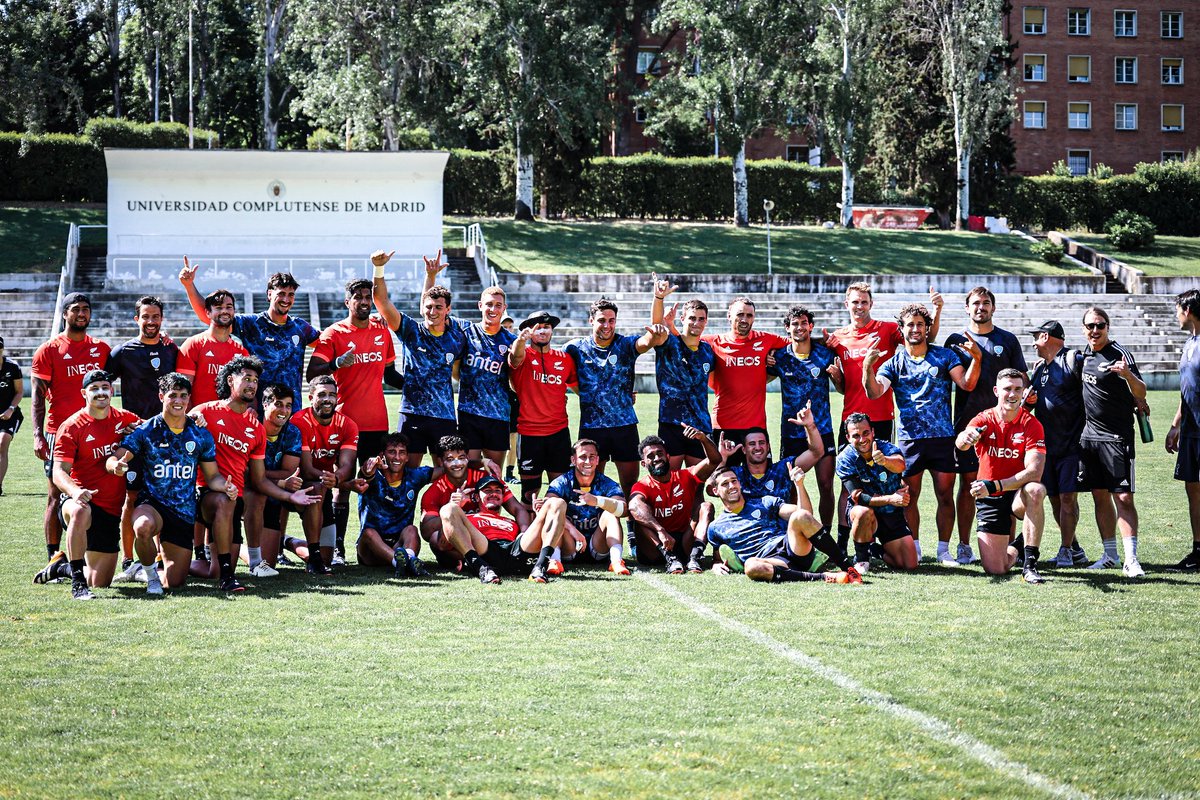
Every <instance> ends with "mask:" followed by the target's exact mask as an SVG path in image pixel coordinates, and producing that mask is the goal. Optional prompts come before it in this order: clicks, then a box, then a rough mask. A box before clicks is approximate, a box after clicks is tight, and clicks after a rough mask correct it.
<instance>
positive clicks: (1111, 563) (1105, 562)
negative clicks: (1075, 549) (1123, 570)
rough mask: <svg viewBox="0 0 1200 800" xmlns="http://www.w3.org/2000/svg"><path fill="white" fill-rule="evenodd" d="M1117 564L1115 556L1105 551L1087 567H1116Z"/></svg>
mask: <svg viewBox="0 0 1200 800" xmlns="http://www.w3.org/2000/svg"><path fill="white" fill-rule="evenodd" d="M1119 566H1120V564H1118V563H1117V560H1116V559H1115V558H1113V557H1112V556H1110V555H1108V554H1107V553H1105V554H1104V555H1102V556H1100V560H1099V561H1097V562H1096V563H1095V564H1092V565H1091V566H1090V567H1088V569H1116V568H1117V567H1119Z"/></svg>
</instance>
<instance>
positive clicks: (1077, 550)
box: [1070, 539, 1083, 553]
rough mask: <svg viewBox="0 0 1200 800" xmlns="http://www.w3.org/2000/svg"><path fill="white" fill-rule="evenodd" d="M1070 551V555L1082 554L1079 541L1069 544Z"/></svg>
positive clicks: (1081, 546)
mask: <svg viewBox="0 0 1200 800" xmlns="http://www.w3.org/2000/svg"><path fill="white" fill-rule="evenodd" d="M1070 550H1071V552H1072V553H1082V552H1083V545H1081V544H1080V543H1079V540H1078V539H1076V540H1075V541H1073V542H1071V547H1070Z"/></svg>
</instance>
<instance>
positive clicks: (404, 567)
mask: <svg viewBox="0 0 1200 800" xmlns="http://www.w3.org/2000/svg"><path fill="white" fill-rule="evenodd" d="M442 472H443V470H442V468H441V467H437V468H436V469H435V468H434V467H410V466H408V437H407V436H405V435H404V434H403V433H399V432H396V433H389V434H388V435H387V436H385V437H384V440H383V452H382V453H380V454H378V455H372V456H371V457H370V458H368V459H367V460H366V462H365V463H364V464H363V466H362V470H360V472H359V477H360V478H362V479H363V480H365V481H366V484H367V485H366V489H365V491H363V493H362V495H361V497H360V499H359V501H358V519H359V526H360V532H359V535H358V563H359V564H362V565H364V566H368V567H373V566H390V567H392V568H393V569H394V570H396V577H403V576H405V575H411V576H412V577H414V578H427V577H429V570H427V569H425V566H424V565H423V564H422V563H421V559H419V558H417V553H418V552H420V550H421V535H420V533H418V532H417V526H416V525H414V524H413V519H414V517H415V515H416V512H417V493H418V492H420V491H421V489H422V487H424V486H426V485H427V484H428V483H429V482H430V481H431V480H433V479H434V478H438V477H440V476H441V474H442Z"/></svg>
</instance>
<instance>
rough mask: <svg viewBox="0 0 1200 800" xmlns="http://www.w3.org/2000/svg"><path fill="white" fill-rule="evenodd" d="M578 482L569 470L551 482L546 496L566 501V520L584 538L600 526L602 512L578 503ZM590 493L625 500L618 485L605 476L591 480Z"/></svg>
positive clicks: (573, 473)
mask: <svg viewBox="0 0 1200 800" xmlns="http://www.w3.org/2000/svg"><path fill="white" fill-rule="evenodd" d="M580 491H581V489H580V488H579V480H578V479H577V478H576V477H575V470H573V469H569V470H567V471H566V472H564V473H563V474H562V475H559V476H558V477H557V478H555V479H554V480H553V482H551V484H550V486H549V488H547V489H546V494H552V495H554V496H555V497H561V498H562V499H563V500H566V501H567V519H568V520H569V521H570V523H571V524H572V525H574V526H575V528H576V530H578V531H579V532H580V533H582V534H583V535H584V536H588V535H590V534H591V533H592V532H594V531H595V530H596V528H597V527H599V525H600V514H601V513H602V512H603V511H604V509H602V508H598V507H596V506H589V505H586V504H584V503H581V502H580V501H579V494H578V492H580ZM590 491H591V493H592V494H594V495H596V496H597V497H619V498H620V499H622V500H624V499H625V493H624V492H623V491H621V487H620V485H619V484H618V483H617V482H616V481H614V480H613V479H612V478H610V477H608V476H607V475H597V476H596V477H595V478H593V479H592V488H591V490H590Z"/></svg>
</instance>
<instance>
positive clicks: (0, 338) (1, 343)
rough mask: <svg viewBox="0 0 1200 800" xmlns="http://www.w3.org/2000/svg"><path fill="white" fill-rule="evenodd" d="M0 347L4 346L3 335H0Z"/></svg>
mask: <svg viewBox="0 0 1200 800" xmlns="http://www.w3.org/2000/svg"><path fill="white" fill-rule="evenodd" d="M0 347H4V337H3V336H0Z"/></svg>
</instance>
